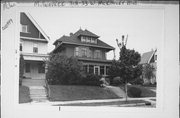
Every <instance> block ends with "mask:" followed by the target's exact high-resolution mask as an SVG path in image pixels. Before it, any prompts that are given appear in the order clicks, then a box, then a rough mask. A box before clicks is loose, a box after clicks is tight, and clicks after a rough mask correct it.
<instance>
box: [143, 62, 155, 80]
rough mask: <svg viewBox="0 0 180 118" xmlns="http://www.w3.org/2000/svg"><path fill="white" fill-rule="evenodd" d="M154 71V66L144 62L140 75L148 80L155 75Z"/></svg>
mask: <svg viewBox="0 0 180 118" xmlns="http://www.w3.org/2000/svg"><path fill="white" fill-rule="evenodd" d="M154 71H155V68H154V66H153V65H151V64H145V65H144V66H143V71H142V75H143V77H145V78H147V79H148V80H150V79H151V78H153V77H155V74H154Z"/></svg>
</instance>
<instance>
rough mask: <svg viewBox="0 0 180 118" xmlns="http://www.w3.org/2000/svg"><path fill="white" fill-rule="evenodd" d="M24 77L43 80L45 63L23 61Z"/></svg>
mask: <svg viewBox="0 0 180 118" xmlns="http://www.w3.org/2000/svg"><path fill="white" fill-rule="evenodd" d="M24 77H25V78H26V79H45V63H44V62H43V61H29V60H25V66H24Z"/></svg>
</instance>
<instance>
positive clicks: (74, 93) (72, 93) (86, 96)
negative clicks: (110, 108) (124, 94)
mask: <svg viewBox="0 0 180 118" xmlns="http://www.w3.org/2000/svg"><path fill="white" fill-rule="evenodd" d="M49 88H50V97H49V99H50V101H72V100H94V99H116V98H119V97H118V96H117V95H115V94H114V93H112V92H111V91H110V90H107V89H105V88H100V87H97V86H76V85H49Z"/></svg>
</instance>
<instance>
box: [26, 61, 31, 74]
mask: <svg viewBox="0 0 180 118" xmlns="http://www.w3.org/2000/svg"><path fill="white" fill-rule="evenodd" d="M25 72H26V73H31V64H30V63H28V62H26V63H25Z"/></svg>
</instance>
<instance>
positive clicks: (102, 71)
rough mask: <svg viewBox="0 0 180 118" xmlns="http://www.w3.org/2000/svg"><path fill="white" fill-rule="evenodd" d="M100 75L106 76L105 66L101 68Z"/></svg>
mask: <svg viewBox="0 0 180 118" xmlns="http://www.w3.org/2000/svg"><path fill="white" fill-rule="evenodd" d="M100 75H104V66H100Z"/></svg>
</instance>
